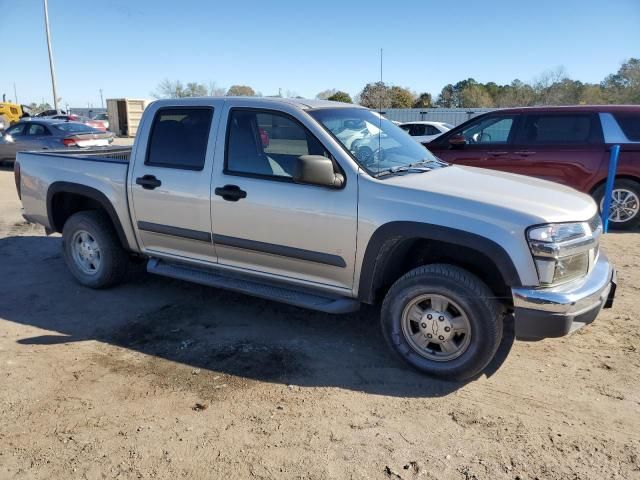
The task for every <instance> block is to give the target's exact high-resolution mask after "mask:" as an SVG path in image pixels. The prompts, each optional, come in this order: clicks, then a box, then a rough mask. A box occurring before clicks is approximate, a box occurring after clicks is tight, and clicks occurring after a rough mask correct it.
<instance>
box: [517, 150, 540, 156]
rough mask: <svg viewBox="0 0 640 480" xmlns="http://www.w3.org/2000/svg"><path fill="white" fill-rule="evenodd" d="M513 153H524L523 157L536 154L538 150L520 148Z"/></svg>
mask: <svg viewBox="0 0 640 480" xmlns="http://www.w3.org/2000/svg"><path fill="white" fill-rule="evenodd" d="M513 153H515V154H516V155H522V156H523V157H528V156H529V155H534V154H535V153H536V152H532V151H531V150H519V151H517V152H513Z"/></svg>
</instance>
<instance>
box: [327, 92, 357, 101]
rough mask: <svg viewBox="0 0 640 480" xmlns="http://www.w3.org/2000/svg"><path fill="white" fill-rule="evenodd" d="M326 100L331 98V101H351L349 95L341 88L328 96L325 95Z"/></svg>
mask: <svg viewBox="0 0 640 480" xmlns="http://www.w3.org/2000/svg"><path fill="white" fill-rule="evenodd" d="M327 100H331V101H332V102H342V103H353V100H351V95H349V94H348V93H347V92H343V91H342V90H338V91H337V92H335V93H334V94H333V95H331V96H330V97H327Z"/></svg>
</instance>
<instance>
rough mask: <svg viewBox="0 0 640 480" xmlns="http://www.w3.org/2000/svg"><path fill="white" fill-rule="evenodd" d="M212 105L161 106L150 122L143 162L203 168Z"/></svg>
mask: <svg viewBox="0 0 640 480" xmlns="http://www.w3.org/2000/svg"><path fill="white" fill-rule="evenodd" d="M212 117H213V108H210V107H190V108H173V107H167V108H161V109H159V110H158V111H157V112H156V115H155V118H154V119H153V125H152V126H151V133H150V137H149V145H148V147H147V157H146V159H145V162H144V163H145V165H150V166H155V167H164V168H178V169H183V170H202V169H203V168H204V163H205V157H206V153H207V144H208V141H209V131H210V129H211V120H212Z"/></svg>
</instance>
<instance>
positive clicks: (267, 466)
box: [0, 169, 640, 480]
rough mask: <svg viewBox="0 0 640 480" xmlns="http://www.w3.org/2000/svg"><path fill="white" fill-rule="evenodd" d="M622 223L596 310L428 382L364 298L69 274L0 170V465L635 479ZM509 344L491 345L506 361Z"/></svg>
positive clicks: (632, 268)
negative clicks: (452, 378) (304, 304)
mask: <svg viewBox="0 0 640 480" xmlns="http://www.w3.org/2000/svg"><path fill="white" fill-rule="evenodd" d="M639 240H640V233H638V232H634V233H613V234H609V235H607V236H606V238H605V239H604V246H605V249H606V250H608V252H609V254H610V257H612V259H613V261H614V262H615V264H616V265H617V267H618V268H619V275H618V280H619V285H620V286H619V289H618V295H617V299H616V303H615V306H614V308H613V309H611V310H608V311H605V312H603V313H602V314H601V316H600V317H599V318H598V320H597V321H596V322H595V323H594V324H593V325H591V326H589V327H587V328H585V329H582V330H581V331H579V332H578V333H576V334H574V335H572V336H570V337H567V338H563V339H555V340H545V341H542V342H535V343H525V342H515V343H514V342H513V335H512V334H510V333H509V332H510V331H511V330H509V325H508V326H507V329H508V331H507V334H506V335H505V339H504V342H503V345H502V347H501V350H500V352H499V355H498V358H497V359H496V361H495V362H494V363H493V364H492V365H490V367H489V368H488V370H487V372H486V373H487V374H486V375H483V376H482V377H481V378H479V379H477V380H474V381H472V382H469V383H466V384H465V383H449V382H440V381H434V380H432V379H429V378H426V377H423V376H421V375H418V374H416V373H415V372H413V371H411V370H409V369H407V368H406V367H405V366H404V365H403V364H402V363H400V362H399V361H397V360H396V358H395V357H394V356H393V355H392V354H391V353H389V352H388V351H387V349H386V347H385V346H384V344H383V340H382V338H381V334H380V332H379V329H378V318H377V314H376V311H375V310H372V309H369V308H366V309H363V310H362V311H361V312H359V313H357V314H353V315H347V316H329V315H325V314H320V313H315V312H309V311H305V310H301V309H298V308H294V307H289V306H286V305H280V304H276V303H272V302H268V301H264V300H258V299H254V298H250V297H246V296H242V295H239V294H234V293H228V292H224V291H219V290H215V289H211V288H205V287H201V286H197V285H192V284H187V283H182V282H177V281H172V280H170V279H164V278H159V277H154V276H150V275H147V274H146V273H144V272H137V273H134V274H132V275H131V276H130V278H129V280H128V282H127V283H126V284H124V285H122V286H120V287H117V288H113V289H111V290H106V291H92V290H89V289H86V288H83V287H80V286H79V285H78V284H76V283H75V282H74V281H73V280H72V279H71V277H70V275H69V274H68V273H67V271H66V269H65V266H64V264H63V261H62V258H61V255H60V238H59V237H58V236H52V237H45V236H44V233H43V230H42V228H40V227H36V226H33V225H29V224H26V223H24V221H23V220H22V218H21V216H20V205H19V202H18V199H17V196H16V194H15V188H14V185H13V177H12V173H11V171H10V170H7V169H4V170H0V259H1V260H0V279H1V280H2V289H1V290H0V379H1V380H0V381H1V387H0V478H2V479H4V478H7V479H9V478H11V479H13V478H16V479H24V478H42V479H63V478H64V479H76V478H78V479H81V478H88V479H98V478H119V479H129V478H171V479H175V478H189V479H199V478H225V479H227V478H305V479H306V478H310V479H324V478H336V479H347V478H372V479H378V478H381V479H388V478H390V479H417V478H421V479H466V480H469V479H534V478H538V479H608V478H616V479H622V478H625V479H627V478H640V414H639V412H640V386H639V383H638V380H639V378H640V330H639V320H640V314H639V311H638V307H637V301H638V299H639V293H640V292H639V290H640V268H638V267H640V242H639ZM507 354H508V356H507Z"/></svg>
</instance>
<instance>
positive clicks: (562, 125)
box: [424, 105, 640, 229]
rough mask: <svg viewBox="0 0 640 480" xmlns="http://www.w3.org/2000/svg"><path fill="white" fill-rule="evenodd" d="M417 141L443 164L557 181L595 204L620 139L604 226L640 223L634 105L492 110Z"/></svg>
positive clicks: (639, 118)
mask: <svg viewBox="0 0 640 480" xmlns="http://www.w3.org/2000/svg"><path fill="white" fill-rule="evenodd" d="M424 145H425V146H426V147H427V148H428V149H429V150H430V151H432V152H433V153H434V154H435V155H437V156H438V157H440V158H441V159H442V160H444V161H446V162H449V163H454V164H461V165H470V166H474V167H483V168H491V169H495V170H503V171H505V172H512V173H520V174H523V175H530V176H533V177H538V178H543V179H546V180H551V181H554V182H558V183H563V184H565V185H568V186H570V187H573V188H576V189H578V190H580V191H581V192H585V193H588V194H590V195H592V196H593V197H594V199H595V200H596V202H597V203H598V204H599V205H600V208H602V204H603V196H604V183H605V181H606V178H607V171H608V165H609V155H610V148H611V146H612V145H620V146H621V150H620V156H619V158H618V173H617V176H616V182H615V186H614V191H613V198H612V204H611V210H610V215H609V222H610V226H611V227H614V228H622V229H629V228H632V227H635V226H637V225H638V224H639V223H640V106H631V105H629V106H620V105H601V106H573V107H528V108H510V109H505V110H497V111H494V112H490V113H486V114H484V115H480V116H478V117H475V118H472V119H471V120H469V121H467V122H465V123H463V124H461V125H459V126H458V127H456V128H454V129H452V130H450V131H448V132H446V133H444V134H442V135H441V136H440V137H438V138H436V139H435V140H433V141H431V142H428V143H424Z"/></svg>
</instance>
